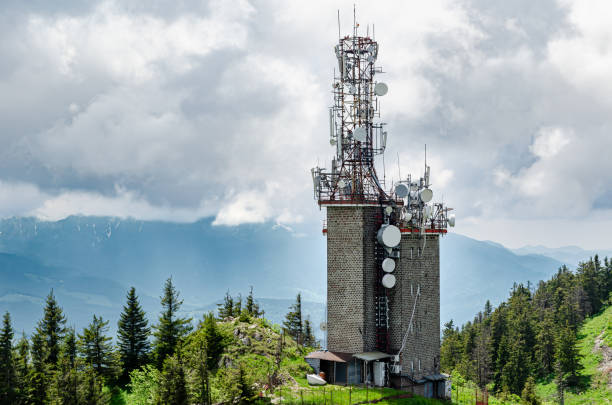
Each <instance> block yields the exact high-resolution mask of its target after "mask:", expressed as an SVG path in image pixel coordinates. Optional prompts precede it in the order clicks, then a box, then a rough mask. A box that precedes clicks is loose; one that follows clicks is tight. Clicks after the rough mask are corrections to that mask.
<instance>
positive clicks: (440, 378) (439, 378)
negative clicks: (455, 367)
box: [423, 374, 448, 381]
mask: <svg viewBox="0 0 612 405" xmlns="http://www.w3.org/2000/svg"><path fill="white" fill-rule="evenodd" d="M423 378H424V379H426V380H429V381H444V380H446V379H448V375H447V374H431V375H426V376H424V377H423Z"/></svg>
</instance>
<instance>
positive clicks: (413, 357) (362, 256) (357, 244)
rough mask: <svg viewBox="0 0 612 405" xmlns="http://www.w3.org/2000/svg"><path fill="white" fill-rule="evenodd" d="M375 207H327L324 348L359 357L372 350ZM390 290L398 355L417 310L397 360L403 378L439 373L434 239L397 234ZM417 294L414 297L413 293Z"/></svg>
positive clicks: (437, 253) (394, 345)
mask: <svg viewBox="0 0 612 405" xmlns="http://www.w3.org/2000/svg"><path fill="white" fill-rule="evenodd" d="M379 214H380V208H378V207H333V206H331V207H327V323H328V331H327V348H328V349H329V350H331V351H339V352H347V353H359V352H363V351H371V350H375V348H376V324H375V315H376V312H375V305H374V295H375V279H376V272H377V269H376V261H375V257H374V248H375V243H376V232H377V231H378V226H377V219H378V218H377V216H378V215H379ZM394 274H395V276H396V278H397V284H396V286H395V287H394V288H392V289H390V290H389V294H388V296H389V334H390V336H389V341H390V348H391V354H395V353H397V351H399V349H400V347H401V342H402V339H403V337H404V335H405V333H406V331H407V330H408V325H409V322H410V316H411V314H412V309H413V307H414V303H415V299H416V300H417V301H416V307H414V308H415V313H414V319H413V329H412V331H411V332H410V333H409V334H408V338H407V341H406V345H405V348H404V350H403V352H402V355H401V364H402V369H403V370H402V371H403V373H408V374H411V375H412V376H413V377H414V378H416V379H418V378H420V377H422V376H425V375H428V374H433V373H437V372H439V359H440V250H439V239H438V236H437V235H428V236H427V239H426V242H425V248H424V249H423V239H422V238H418V237H416V236H413V235H408V234H405V235H402V241H401V257H400V259H399V260H397V265H396V269H395V271H394ZM419 289H420V295H419V296H418V298H417V291H418V290H419Z"/></svg>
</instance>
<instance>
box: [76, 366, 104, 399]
mask: <svg viewBox="0 0 612 405" xmlns="http://www.w3.org/2000/svg"><path fill="white" fill-rule="evenodd" d="M80 376H81V380H80V381H79V387H78V396H79V399H78V404H87V405H107V404H109V403H110V394H109V393H108V392H104V390H103V387H104V384H103V380H102V377H101V376H100V375H99V374H98V373H97V372H96V370H94V369H93V367H92V366H91V365H87V366H86V367H85V369H84V370H83V371H82V372H81V373H80Z"/></svg>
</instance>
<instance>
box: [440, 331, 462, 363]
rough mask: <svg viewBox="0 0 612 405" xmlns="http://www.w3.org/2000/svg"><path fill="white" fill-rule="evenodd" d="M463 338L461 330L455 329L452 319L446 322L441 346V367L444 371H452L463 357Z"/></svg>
mask: <svg viewBox="0 0 612 405" xmlns="http://www.w3.org/2000/svg"><path fill="white" fill-rule="evenodd" d="M461 354H462V349H461V340H460V337H459V332H458V331H457V330H456V329H455V325H454V324H453V320H452V319H451V320H450V321H448V322H447V323H445V324H444V330H443V331H442V346H441V347H440V367H441V369H442V370H443V371H445V372H448V373H451V372H452V371H453V370H454V369H455V367H456V366H457V363H458V362H459V359H460V358H461Z"/></svg>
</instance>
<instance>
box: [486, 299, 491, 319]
mask: <svg viewBox="0 0 612 405" xmlns="http://www.w3.org/2000/svg"><path fill="white" fill-rule="evenodd" d="M492 313H493V306H492V305H491V301H489V300H487V302H486V303H485V307H484V317H485V318H489V317H491V314H492Z"/></svg>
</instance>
